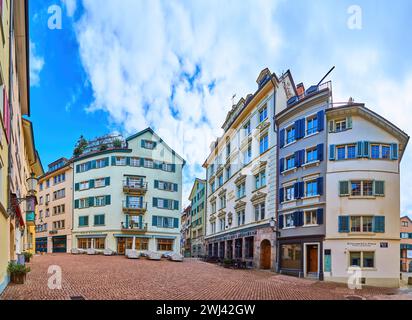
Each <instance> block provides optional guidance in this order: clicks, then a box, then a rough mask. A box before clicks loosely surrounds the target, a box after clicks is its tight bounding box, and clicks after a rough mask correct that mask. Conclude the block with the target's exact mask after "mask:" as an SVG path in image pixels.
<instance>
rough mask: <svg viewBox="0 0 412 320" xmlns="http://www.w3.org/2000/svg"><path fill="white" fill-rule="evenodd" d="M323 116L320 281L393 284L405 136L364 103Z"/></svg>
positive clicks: (396, 271)
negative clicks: (323, 213)
mask: <svg viewBox="0 0 412 320" xmlns="http://www.w3.org/2000/svg"><path fill="white" fill-rule="evenodd" d="M326 115H327V123H328V138H327V140H328V142H327V144H328V149H327V150H328V163H327V174H326V188H327V193H326V237H325V241H324V277H325V280H326V281H338V282H347V281H348V278H350V280H351V279H352V280H353V278H354V277H358V278H359V281H360V283H363V284H366V285H373V286H388V287H398V286H399V259H400V257H399V256H400V254H399V252H400V251H399V248H400V237H399V234H400V226H399V216H400V179H399V177H400V161H401V159H402V156H403V154H404V151H405V148H406V145H407V142H408V139H409V137H408V136H407V135H406V134H405V133H404V132H403V131H401V130H400V129H398V128H397V127H395V126H394V125H393V124H391V123H390V122H389V121H387V120H386V119H384V118H382V117H381V116H379V115H378V114H376V113H374V112H373V111H371V110H369V109H368V108H366V107H365V106H364V105H363V104H354V103H349V104H348V105H344V106H340V107H334V108H330V109H328V110H327V112H326ZM350 267H356V268H357V270H359V271H358V272H359V273H358V274H355V273H354V272H353V271H351V269H350ZM352 280H351V281H352Z"/></svg>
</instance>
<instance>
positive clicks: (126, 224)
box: [125, 214, 129, 229]
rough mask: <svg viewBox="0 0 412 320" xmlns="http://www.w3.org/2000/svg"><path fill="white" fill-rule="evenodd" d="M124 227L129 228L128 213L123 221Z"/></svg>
mask: <svg viewBox="0 0 412 320" xmlns="http://www.w3.org/2000/svg"><path fill="white" fill-rule="evenodd" d="M125 228H126V229H128V228H129V215H128V214H127V215H126V223H125Z"/></svg>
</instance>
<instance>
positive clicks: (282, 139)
mask: <svg viewBox="0 0 412 320" xmlns="http://www.w3.org/2000/svg"><path fill="white" fill-rule="evenodd" d="M279 143H280V147H281V148H283V147H284V146H285V129H282V130H280V134H279Z"/></svg>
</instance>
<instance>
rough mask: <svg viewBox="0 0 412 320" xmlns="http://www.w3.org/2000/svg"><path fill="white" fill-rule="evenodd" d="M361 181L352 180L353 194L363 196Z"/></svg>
mask: <svg viewBox="0 0 412 320" xmlns="http://www.w3.org/2000/svg"><path fill="white" fill-rule="evenodd" d="M361 184H362V182H361V181H352V182H351V196H361V190H362V189H361Z"/></svg>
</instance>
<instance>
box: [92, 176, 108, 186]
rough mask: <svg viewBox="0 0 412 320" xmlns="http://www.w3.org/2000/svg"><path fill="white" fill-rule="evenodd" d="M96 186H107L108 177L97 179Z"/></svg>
mask: <svg viewBox="0 0 412 320" xmlns="http://www.w3.org/2000/svg"><path fill="white" fill-rule="evenodd" d="M94 186H95V188H102V187H105V186H106V179H104V178H101V179H96V180H95V182H94Z"/></svg>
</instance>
